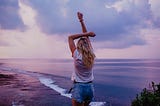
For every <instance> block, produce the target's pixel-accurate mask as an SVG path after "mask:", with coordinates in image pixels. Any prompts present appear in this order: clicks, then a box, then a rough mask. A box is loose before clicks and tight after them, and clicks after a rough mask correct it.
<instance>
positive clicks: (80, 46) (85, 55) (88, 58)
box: [77, 37, 95, 68]
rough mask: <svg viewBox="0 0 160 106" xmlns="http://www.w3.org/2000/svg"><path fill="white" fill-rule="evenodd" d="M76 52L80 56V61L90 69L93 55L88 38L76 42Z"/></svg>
mask: <svg viewBox="0 0 160 106" xmlns="http://www.w3.org/2000/svg"><path fill="white" fill-rule="evenodd" d="M77 50H78V51H79V52H80V53H81V54H82V61H83V63H84V65H85V66H86V67H87V68H92V66H93V64H94V59H95V54H94V53H93V49H92V47H91V45H90V44H89V41H88V38H84V37H83V38H80V39H79V41H78V42H77Z"/></svg>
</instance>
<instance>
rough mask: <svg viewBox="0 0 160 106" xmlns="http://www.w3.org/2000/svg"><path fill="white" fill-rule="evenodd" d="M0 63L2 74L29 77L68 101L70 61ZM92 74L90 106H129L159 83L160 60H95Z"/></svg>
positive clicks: (8, 60) (71, 66)
mask: <svg viewBox="0 0 160 106" xmlns="http://www.w3.org/2000/svg"><path fill="white" fill-rule="evenodd" d="M0 63H4V64H3V65H1V66H0V68H1V69H3V70H9V71H15V72H17V73H18V72H19V73H23V74H28V75H31V76H33V77H36V78H38V79H39V80H40V82H41V83H43V84H44V85H45V86H47V87H50V88H51V89H53V90H55V91H57V92H59V93H60V94H61V95H62V96H66V97H69V98H70V97H71V95H70V94H66V93H65V91H66V89H68V88H69V85H68V86H67V84H66V83H65V82H67V83H68V82H69V81H70V77H71V74H72V71H73V70H74V66H73V61H72V60H70V59H0ZM93 72H94V89H95V94H94V95H95V98H94V101H95V102H92V105H93V106H96V105H97V106H98V104H99V105H100V104H102V105H103V104H104V103H105V104H108V105H110V106H129V105H130V103H131V101H132V100H133V99H134V98H135V97H136V94H138V93H139V92H140V91H141V90H142V89H143V88H145V87H149V84H150V83H151V82H152V81H154V82H155V83H159V82H160V77H159V76H160V60H159V59H97V60H96V61H95V65H94V67H93ZM50 76H53V77H57V79H56V78H55V79H52V78H51V77H50ZM58 78H59V79H58ZM58 80H61V81H58ZM54 82H61V83H56V84H54ZM63 85H64V86H63Z"/></svg>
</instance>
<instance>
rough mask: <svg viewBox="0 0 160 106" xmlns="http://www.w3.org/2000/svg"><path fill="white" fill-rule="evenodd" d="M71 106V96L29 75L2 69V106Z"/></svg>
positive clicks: (0, 90)
mask: <svg viewBox="0 0 160 106" xmlns="http://www.w3.org/2000/svg"><path fill="white" fill-rule="evenodd" d="M17 105H18V106H71V100H70V99H69V98H66V97H63V96H61V95H60V94H59V93H57V92H55V91H54V90H52V89H50V88H48V87H46V86H44V85H43V84H41V83H40V82H39V80H38V79H36V78H33V77H31V76H28V75H22V74H16V73H11V72H7V71H1V70H0V106H17Z"/></svg>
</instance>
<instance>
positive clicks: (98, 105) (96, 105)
mask: <svg viewBox="0 0 160 106" xmlns="http://www.w3.org/2000/svg"><path fill="white" fill-rule="evenodd" d="M0 69H1V70H3V71H10V72H15V73H20V74H25V75H29V76H32V77H35V78H38V80H39V81H40V83H42V84H43V85H45V86H46V87H49V88H51V89H53V90H55V91H56V92H58V93H60V95H61V96H65V97H67V98H70V99H71V95H72V94H71V93H68V92H67V89H64V88H62V87H59V86H58V85H56V84H55V82H56V81H54V80H52V79H51V78H50V77H47V75H45V74H43V73H35V72H30V71H26V70H19V69H15V68H10V67H0ZM105 104H106V102H96V101H93V102H91V103H90V106H104V105H105Z"/></svg>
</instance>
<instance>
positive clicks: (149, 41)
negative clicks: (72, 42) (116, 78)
mask: <svg viewBox="0 0 160 106" xmlns="http://www.w3.org/2000/svg"><path fill="white" fill-rule="evenodd" d="M159 9H160V1H158V0H85V1H84V0H79V1H75V0H23V1H22V0H19V1H18V0H0V58H12V57H23V58H57V57H61V58H70V57H71V56H70V51H69V50H68V44H67V36H68V35H69V34H73V33H81V27H80V24H79V22H78V19H77V15H76V13H77V11H80V12H82V13H83V14H84V20H85V23H86V26H87V29H88V31H94V32H95V33H96V35H97V36H96V37H95V38H92V39H91V41H92V42H93V46H94V48H95V53H96V55H97V58H160V55H159V54H160V50H159V45H160V43H159V42H160V37H159V35H160V30H159V29H160V13H159V11H158V10H159ZM64 52H65V55H64ZM61 55H63V56H61Z"/></svg>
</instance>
